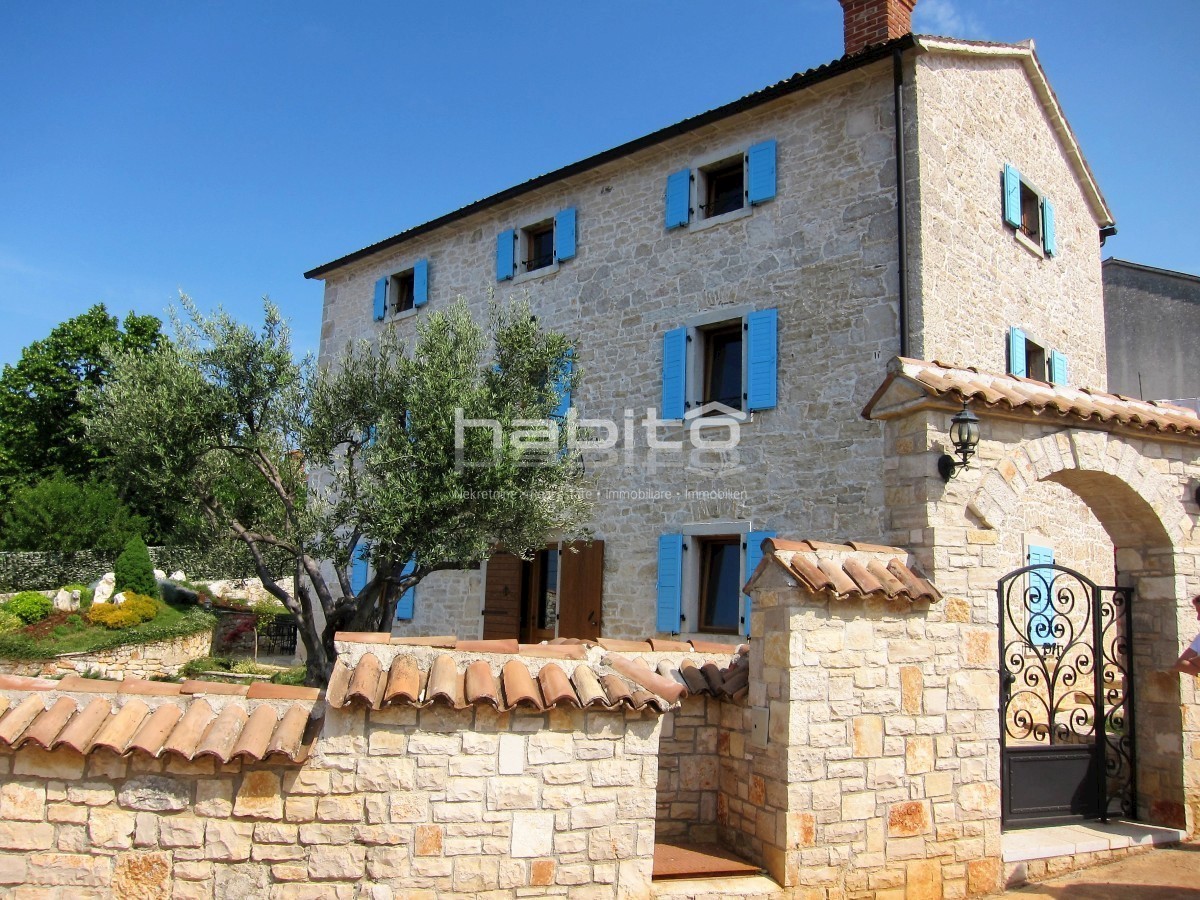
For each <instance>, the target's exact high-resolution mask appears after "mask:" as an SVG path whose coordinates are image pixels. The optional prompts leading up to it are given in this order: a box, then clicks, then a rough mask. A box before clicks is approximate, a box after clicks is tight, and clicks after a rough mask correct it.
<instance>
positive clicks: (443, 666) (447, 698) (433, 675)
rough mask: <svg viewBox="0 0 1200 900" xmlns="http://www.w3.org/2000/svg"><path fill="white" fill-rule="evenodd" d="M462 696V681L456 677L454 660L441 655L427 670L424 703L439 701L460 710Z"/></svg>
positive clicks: (462, 702)
mask: <svg viewBox="0 0 1200 900" xmlns="http://www.w3.org/2000/svg"><path fill="white" fill-rule="evenodd" d="M461 694H462V680H461V679H460V678H459V675H458V667H457V666H455V664H454V658H453V657H451V656H450V655H449V654H447V653H443V654H442V655H441V656H439V657H438V658H437V659H435V660H434V661H433V665H432V666H430V668H429V682H428V684H427V685H426V688H425V697H424V699H425V701H426V702H429V703H432V702H434V701H436V700H441V701H442V702H444V703H448V704H450V705H451V706H453V707H454V708H455V709H462V708H463V707H464V706H465V701H464V699H463V698H462V696H461Z"/></svg>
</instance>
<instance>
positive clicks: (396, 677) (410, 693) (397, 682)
mask: <svg viewBox="0 0 1200 900" xmlns="http://www.w3.org/2000/svg"><path fill="white" fill-rule="evenodd" d="M423 675H424V673H423V672H422V671H421V670H420V668H418V667H417V661H416V660H415V659H413V658H412V657H411V656H397V657H396V658H395V659H394V660H392V667H391V668H390V669H389V670H388V679H387V687H386V688H384V691H383V702H384V703H391V702H393V701H396V700H400V701H407V702H409V703H416V702H417V701H418V700H420V699H421V688H422V686H423V684H422V682H423V681H424V679H423V677H422V676H423Z"/></svg>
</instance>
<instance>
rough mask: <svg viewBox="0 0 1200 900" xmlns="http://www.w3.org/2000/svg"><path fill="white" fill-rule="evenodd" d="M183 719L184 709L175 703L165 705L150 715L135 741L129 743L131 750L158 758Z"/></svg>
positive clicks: (136, 735)
mask: <svg viewBox="0 0 1200 900" xmlns="http://www.w3.org/2000/svg"><path fill="white" fill-rule="evenodd" d="M182 718H183V709H182V708H181V707H179V706H177V705H176V704H174V703H164V704H163V705H162V706H160V707H159V708H158V709H156V710H154V712H152V713H150V715H149V717H147V719H146V721H144V722H143V723H142V726H141V728H139V729H138V731H137V734H135V735H134V736H133V740H132V741H130V742H129V749H130V750H140V751H141V752H142V753H145V754H148V755H149V756H155V757H156V756H158V754H159V753H161V752H162V749H163V745H164V744H166V742H167V738H168V737H170V735H171V732H172V731H174V730H175V726H176V725H178V724H179V720H180V719H182Z"/></svg>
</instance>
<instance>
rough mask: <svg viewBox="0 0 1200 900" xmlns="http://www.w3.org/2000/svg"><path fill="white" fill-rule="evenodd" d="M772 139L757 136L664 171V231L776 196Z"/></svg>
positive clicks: (742, 211) (736, 213)
mask: <svg viewBox="0 0 1200 900" xmlns="http://www.w3.org/2000/svg"><path fill="white" fill-rule="evenodd" d="M775 155H776V142H775V141H774V140H766V141H759V142H758V143H756V144H753V145H752V146H750V147H748V148H746V149H745V150H741V151H739V152H736V153H731V154H727V155H720V156H717V155H715V154H714V155H712V156H709V157H707V158H702V159H700V160H697V161H696V162H695V163H693V164H692V166H690V167H689V168H686V169H679V170H678V171H675V172H672V173H670V174H669V175H667V181H666V190H665V192H664V225H665V227H666V228H667V230H668V231H670V230H671V229H675V228H684V227H687V226H688V225H691V224H692V222H693V219H694V220H695V221H696V224H697V227H702V226H705V225H707V224H709V222H710V221H711V222H712V223H713V224H715V223H716V221H724V220H726V219H728V218H738V217H740V216H743V215H748V214H749V213H750V212H751V210H752V209H753V208H754V207H756V206H759V205H760V204H763V203H766V202H768V201H770V200H773V199H774V198H775V191H776V167H775Z"/></svg>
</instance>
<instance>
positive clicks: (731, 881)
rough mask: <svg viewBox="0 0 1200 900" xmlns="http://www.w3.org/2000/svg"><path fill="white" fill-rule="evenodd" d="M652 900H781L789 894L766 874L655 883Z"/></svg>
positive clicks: (679, 879)
mask: <svg viewBox="0 0 1200 900" xmlns="http://www.w3.org/2000/svg"><path fill="white" fill-rule="evenodd" d="M651 896H653V897H654V898H655V900H784V898H786V897H788V896H789V894H788V892H787V891H785V890H784V889H783V888H781V887H780V886H779V885H778V884H776V883H775V882H774V881H772V880H771V879H770V878H768V877H767V876H765V875H738V876H735V877H732V878H729V877H726V878H674V879H671V880H669V881H656V882H654V885H653V888H652V890H651Z"/></svg>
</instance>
